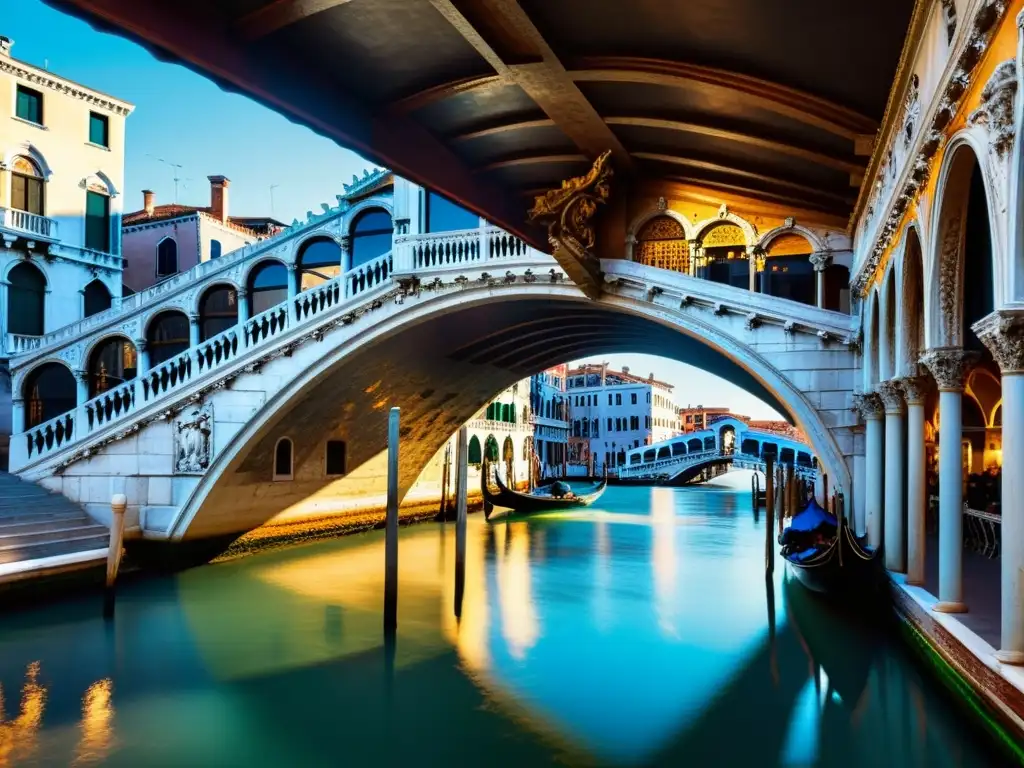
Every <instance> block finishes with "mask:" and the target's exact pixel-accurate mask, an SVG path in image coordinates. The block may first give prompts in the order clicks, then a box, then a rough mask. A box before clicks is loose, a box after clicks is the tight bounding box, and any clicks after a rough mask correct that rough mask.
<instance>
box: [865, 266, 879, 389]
mask: <svg viewBox="0 0 1024 768" xmlns="http://www.w3.org/2000/svg"><path fill="white" fill-rule="evenodd" d="M878 304H879V299H878V286H875V287H874V288H872V289H871V293H870V294H869V295H868V298H867V301H866V302H865V307H866V309H865V316H864V379H863V384H864V391H865V392H873V391H874V389H875V387H876V386H877V385H878V382H879V375H878V362H879V354H878V345H879V335H880V331H879V325H880V324H881V323H880V317H879V315H880V314H881V313H880V308H879V306H878Z"/></svg>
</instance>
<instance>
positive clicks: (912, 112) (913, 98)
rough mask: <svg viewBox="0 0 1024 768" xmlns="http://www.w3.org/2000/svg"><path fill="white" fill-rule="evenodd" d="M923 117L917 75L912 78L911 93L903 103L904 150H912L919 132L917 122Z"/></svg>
mask: <svg viewBox="0 0 1024 768" xmlns="http://www.w3.org/2000/svg"><path fill="white" fill-rule="evenodd" d="M920 117H921V92H920V89H919V87H918V79H917V75H911V77H910V92H909V93H908V94H907V98H906V101H904V103H903V150H904V151H907V150H909V149H910V144H911V142H913V140H914V132H915V131H916V130H917V121H918V119H919V118H920Z"/></svg>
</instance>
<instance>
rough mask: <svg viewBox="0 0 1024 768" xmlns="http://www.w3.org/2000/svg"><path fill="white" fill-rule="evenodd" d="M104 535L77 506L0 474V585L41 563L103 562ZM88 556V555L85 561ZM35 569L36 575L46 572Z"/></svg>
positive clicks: (80, 564) (79, 564)
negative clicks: (66, 561) (61, 561)
mask: <svg viewBox="0 0 1024 768" xmlns="http://www.w3.org/2000/svg"><path fill="white" fill-rule="evenodd" d="M109 542H110V534H109V532H108V531H107V528H106V526H103V525H99V524H98V523H96V522H95V521H94V520H93V519H92V518H91V517H89V516H88V515H87V514H86V513H85V511H84V510H83V509H82V508H81V507H79V506H78V505H77V504H75V503H73V502H72V501H70V500H69V499H67V498H65V497H64V496H61V495H59V494H56V493H50V492H49V491H47V490H46V489H45V488H42V487H40V486H38V485H35V484H34V483H29V482H26V481H24V480H22V479H20V478H18V477H16V476H14V475H11V474H8V473H6V472H0V565H3V566H7V567H5V568H3V569H2V571H0V582H2V581H6V580H8V579H13V578H24V577H25V576H27V575H28V574H29V573H30V572H32V571H33V570H37V568H36V566H37V565H39V564H41V563H46V564H52V563H53V562H54V561H55V560H57V561H60V560H62V559H68V560H70V561H73V562H74V563H75V565H76V566H77V567H87V566H90V565H94V564H98V563H99V562H102V561H103V560H104V559H105V558H106V549H107V546H108V544H109ZM89 553H92V554H91V555H90V554H89ZM48 569H49V565H47V567H46V568H42V567H40V568H39V569H38V570H39V571H40V574H42V573H44V572H48Z"/></svg>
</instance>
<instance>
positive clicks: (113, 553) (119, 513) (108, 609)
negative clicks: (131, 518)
mask: <svg viewBox="0 0 1024 768" xmlns="http://www.w3.org/2000/svg"><path fill="white" fill-rule="evenodd" d="M127 508H128V497H127V496H125V495H124V494H123V493H115V494H114V495H113V496H111V497H110V545H109V547H108V548H107V580H106V586H105V589H104V592H103V616H104V617H105V618H108V619H112V618H114V603H115V600H116V593H115V585H116V582H117V571H118V569H119V568H120V567H121V552H122V550H123V548H124V511H125V510H126V509H127Z"/></svg>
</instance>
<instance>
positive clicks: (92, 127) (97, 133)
mask: <svg viewBox="0 0 1024 768" xmlns="http://www.w3.org/2000/svg"><path fill="white" fill-rule="evenodd" d="M109 125H110V124H109V122H108V121H107V117H106V115H100V114H97V113H95V112H90V113H89V141H90V142H91V143H93V144H99V145H100V146H101V147H109V146H110V137H109V135H108V128H109Z"/></svg>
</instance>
